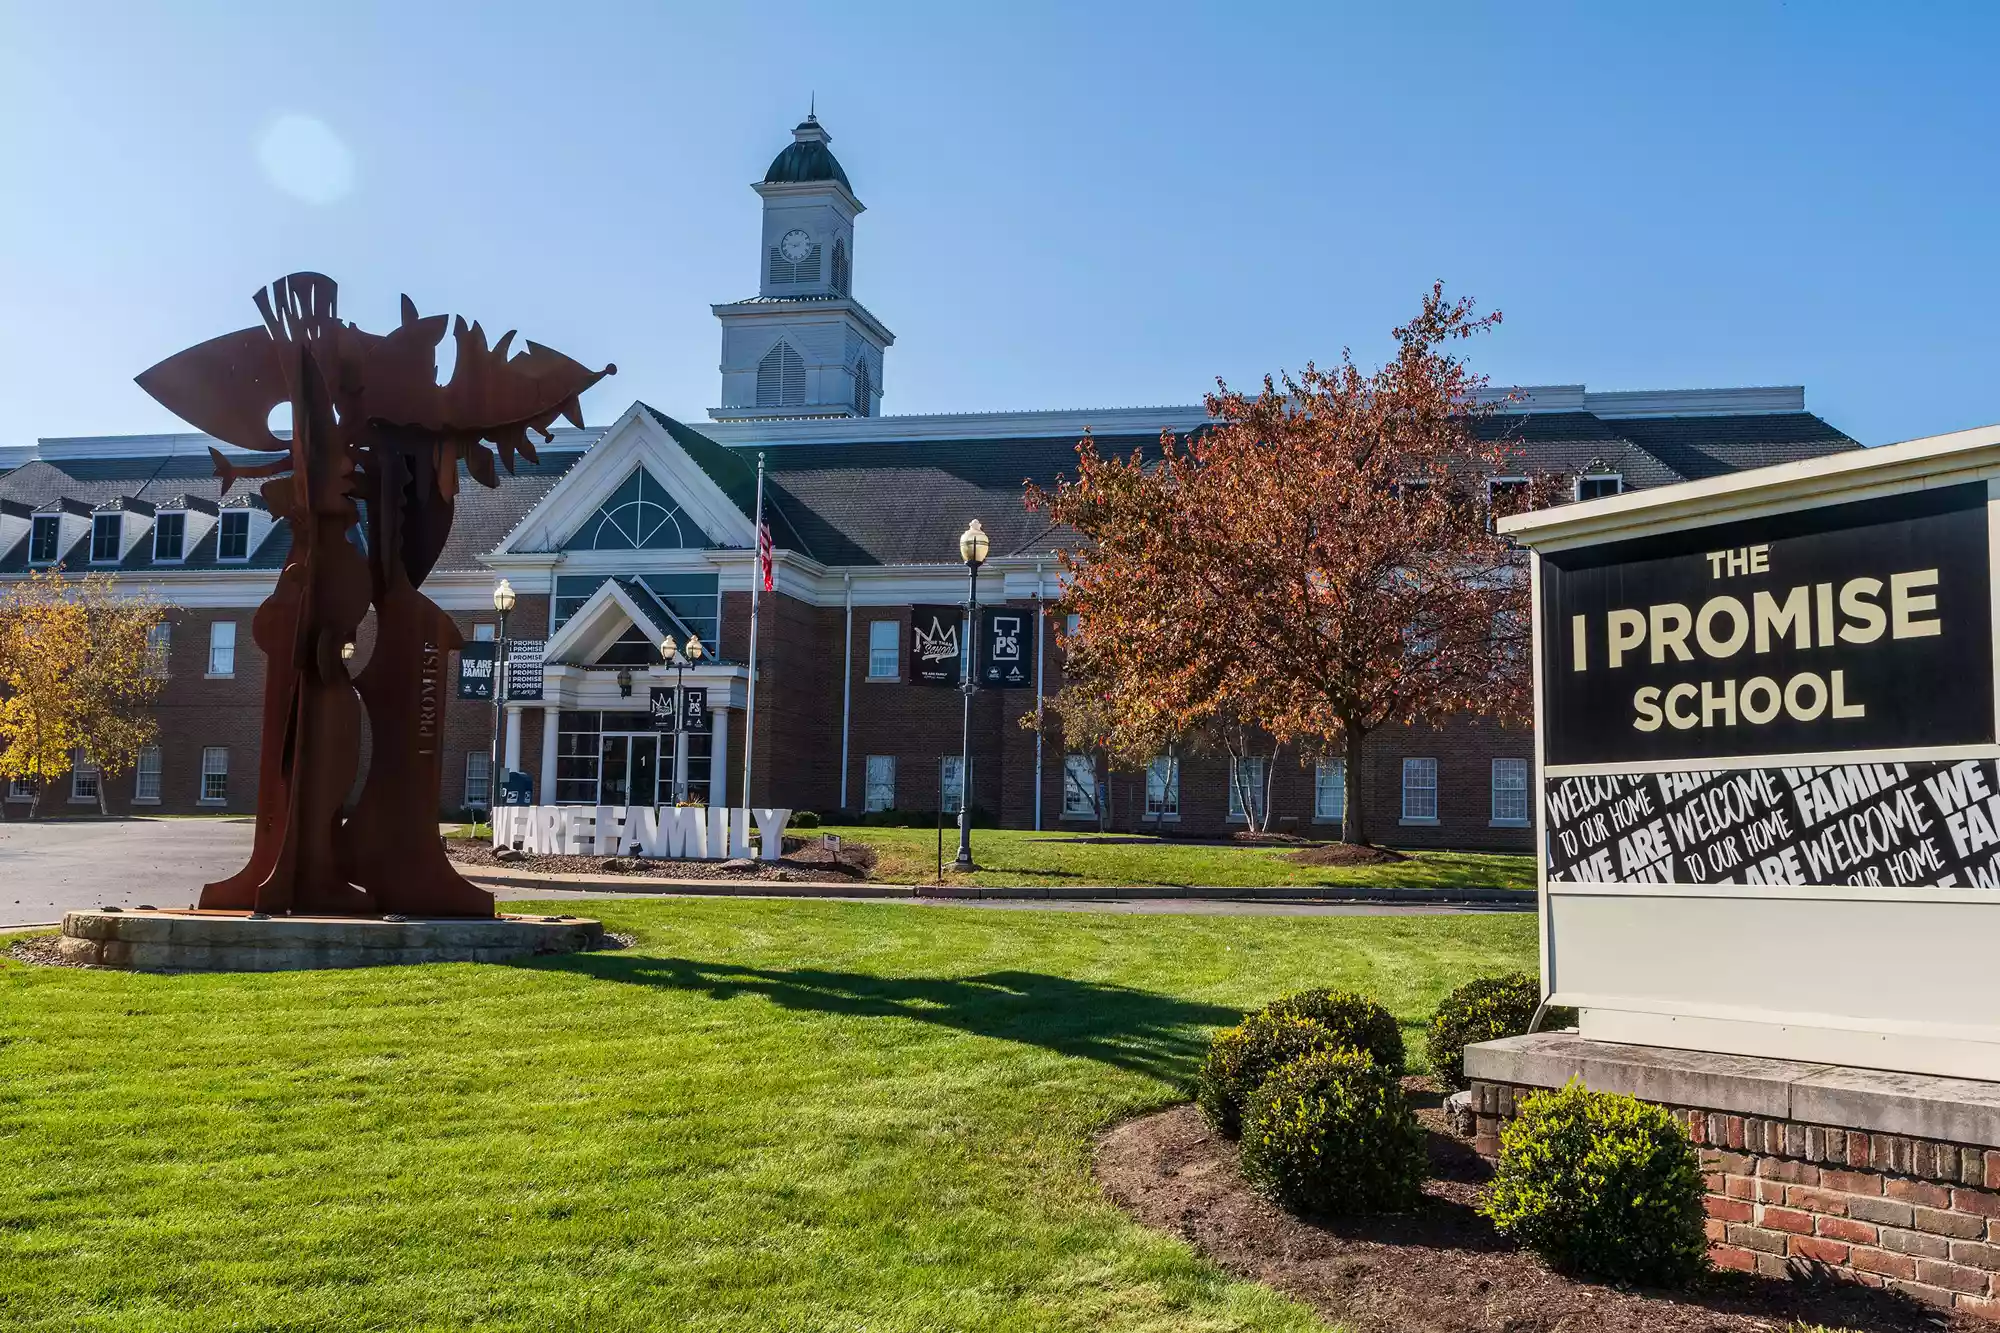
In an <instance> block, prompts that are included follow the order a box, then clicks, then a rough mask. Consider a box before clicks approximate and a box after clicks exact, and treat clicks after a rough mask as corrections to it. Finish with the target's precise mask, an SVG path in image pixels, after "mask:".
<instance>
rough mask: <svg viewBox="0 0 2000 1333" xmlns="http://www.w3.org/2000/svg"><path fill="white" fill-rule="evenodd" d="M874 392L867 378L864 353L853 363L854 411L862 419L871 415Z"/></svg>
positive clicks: (873, 387) (866, 360)
mask: <svg viewBox="0 0 2000 1333" xmlns="http://www.w3.org/2000/svg"><path fill="white" fill-rule="evenodd" d="M874 390H875V386H874V385H873V384H872V383H871V382H870V381H869V377H868V357H867V355H866V354H865V353H864V354H863V355H862V357H861V359H860V360H859V361H856V362H855V363H854V410H855V411H857V412H859V413H860V414H861V415H862V416H864V417H865V416H870V415H872V414H873V409H874V404H875V391H874Z"/></svg>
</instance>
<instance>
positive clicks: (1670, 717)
mask: <svg viewBox="0 0 2000 1333" xmlns="http://www.w3.org/2000/svg"><path fill="white" fill-rule="evenodd" d="M1541 579H1542V645H1543V658H1542V685H1543V726H1544V728H1545V732H1546V736H1545V745H1546V749H1545V751H1544V754H1545V761H1546V762H1547V763H1549V764H1551V765H1564V764H1618V763H1625V762H1632V761H1640V760H1661V759H1709V758H1724V757H1732V756H1757V755H1785V754H1813V753H1829V752H1834V751H1841V750H1869V749H1890V748H1896V749H1902V748H1913V747H1923V746H1938V745H1968V744H1984V743H1990V742H1992V741H1993V739H1994V717H1993V660H1992V657H1993V652H1992V607H1991V603H1990V602H1989V592H1988V577H1987V538H1986V484H1985V483H1984V482H1976V483H1972V484H1968V485H1962V486H1949V487H1940V488H1938V489H1936V490H1928V491H1918V492H1913V493H1910V494H1907V495H1897V496H1890V497H1887V498H1884V499H1879V500H1862V501H1857V502H1854V503H1851V504H1840V505H1823V506H1820V507H1819V508H1816V509H1803V510H1796V511H1793V512H1791V513H1786V514H1780V515H1776V516H1773V517H1771V518H1760V519H1749V520H1745V521H1742V522H1737V523H1724V524H1718V525H1715V526H1713V527H1707V528H1699V529H1695V530H1692V531H1686V532H1675V533H1668V534H1662V535H1660V536H1657V537H1642V538H1636V539H1633V540H1630V541H1623V542H1612V543H1607V544H1605V545H1601V546H1594V547H1580V548H1576V549H1573V550H1567V551H1555V552H1550V553H1547V554H1544V555H1543V556H1542V573H1541Z"/></svg>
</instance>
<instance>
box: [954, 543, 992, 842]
mask: <svg viewBox="0 0 2000 1333" xmlns="http://www.w3.org/2000/svg"><path fill="white" fill-rule="evenodd" d="M989 549H990V543H989V542H988V540H987V537H986V530H985V529H984V528H982V527H980V526H979V520H978V519H976V518H975V519H973V520H972V522H971V523H970V524H968V525H967V526H966V529H965V531H964V532H962V533H960V534H959V537H958V554H959V558H960V559H962V560H964V561H965V568H966V572H967V573H968V574H969V575H970V576H971V580H970V583H969V586H968V590H967V596H966V599H965V628H964V629H963V630H962V631H961V632H960V634H959V662H960V679H959V682H958V689H959V693H961V694H963V695H964V696H965V721H964V724H963V726H962V727H961V729H960V731H959V747H958V859H957V860H955V861H953V862H952V863H951V868H952V869H953V870H958V871H970V870H971V869H973V865H972V799H971V798H972V696H973V694H974V693H975V692H977V691H978V689H979V649H978V645H977V643H976V641H975V636H976V635H977V634H978V632H979V629H978V626H979V567H980V566H981V565H983V564H985V563H986V553H987V551H988V550H989Z"/></svg>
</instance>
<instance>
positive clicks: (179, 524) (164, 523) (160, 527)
mask: <svg viewBox="0 0 2000 1333" xmlns="http://www.w3.org/2000/svg"><path fill="white" fill-rule="evenodd" d="M186 551H187V515H186V514H179V513H176V514H155V515H154V516H153V559H154V560H157V561H162V562H166V563H171V562H173V561H175V560H179V559H182V558H183V557H184V556H185V554H186Z"/></svg>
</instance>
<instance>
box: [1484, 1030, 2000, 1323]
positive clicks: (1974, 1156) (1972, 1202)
mask: <svg viewBox="0 0 2000 1333" xmlns="http://www.w3.org/2000/svg"><path fill="white" fill-rule="evenodd" d="M1509 1047H1512V1049H1505V1048H1509ZM1466 1055H1467V1059H1466V1072H1467V1073H1468V1074H1469V1075H1471V1077H1472V1109H1473V1112H1474V1115H1475V1117H1476V1120H1475V1123H1476V1126H1477V1141H1476V1146H1477V1148H1478V1150H1479V1151H1480V1152H1481V1153H1482V1154H1485V1155H1486V1156H1488V1157H1492V1156H1494V1155H1496V1154H1497V1153H1498V1152H1499V1147H1500V1131H1501V1129H1502V1127H1503V1126H1504V1125H1505V1124H1506V1123H1507V1122H1508V1121H1510V1120H1511V1119H1513V1117H1514V1114H1515V1112H1516V1110H1517V1108H1518V1107H1519V1105H1520V1104H1521V1103H1522V1102H1523V1101H1525V1100H1526V1099H1527V1098H1528V1097H1529V1096H1530V1095H1532V1094H1534V1093H1536V1092H1540V1091H1543V1090H1545V1089H1547V1088H1551V1087H1560V1086H1562V1084H1563V1083H1566V1082H1568V1078H1569V1076H1575V1077H1580V1078H1582V1079H1583V1081H1584V1083H1585V1084H1586V1086H1589V1087H1592V1088H1595V1089H1598V1090H1601V1091H1610V1092H1625V1093H1630V1094H1631V1095H1634V1096H1639V1097H1643V1098H1644V1099H1645V1100H1648V1101H1652V1102H1655V1103H1657V1104H1659V1105H1662V1106H1664V1107H1666V1109H1667V1110H1668V1111H1670V1112H1671V1113H1672V1114H1673V1116H1674V1118H1675V1119H1676V1120H1678V1121H1679V1122H1680V1123H1681V1124H1682V1125H1684V1126H1685V1127H1686V1129H1687V1131H1688V1135H1689V1137H1690V1138H1691V1139H1693V1141H1694V1142H1695V1144H1696V1145H1697V1146H1698V1147H1699V1149H1700V1151H1701V1158H1702V1167H1703V1170H1704V1171H1705V1173H1706V1178H1707V1183H1708V1195H1707V1198H1706V1200H1705V1205H1706V1208H1707V1212H1708V1221H1707V1228H1708V1239H1709V1256H1710V1258H1711V1259H1713V1260H1714V1262H1715V1264H1716V1265H1717V1266H1718V1267H1720V1268H1729V1269H1737V1270H1741V1271H1743V1272H1755V1273H1762V1274H1765V1275H1766V1276H1770V1277H1807V1276H1814V1277H1821V1278H1824V1277H1836V1278H1840V1279H1843V1280H1846V1281H1851V1282H1857V1283H1860V1284H1862V1285H1864V1286H1870V1287H1890V1288H1894V1289H1896V1290H1898V1291H1901V1292H1903V1293H1904V1294H1906V1295H1908V1296H1911V1297H1913V1298H1915V1299H1918V1300H1921V1301H1923V1302H1925V1303H1927V1304H1929V1305H1933V1306H1936V1307H1938V1308H1941V1309H1949V1310H1957V1311H1962V1312H1964V1313H1966V1314H1969V1315H1973V1316H1977V1317H1980V1318H1984V1319H1990V1320H1993V1321H1995V1322H2000V1144H1996V1143H1995V1142H1994V1140H1995V1139H1996V1138H2000V1134H1996V1133H1993V1132H1990V1131H1995V1130H2000V1085H1995V1084H1988V1083H1977V1082H1974V1081H1972V1080H1964V1079H1930V1078H1923V1077H1919V1076H1912V1075H1907V1074H1873V1073H1872V1071H1863V1070H1853V1069H1842V1068H1838V1067H1833V1066H1825V1065H1808V1064H1797V1063H1794V1062H1790V1061H1781V1060H1761V1059H1749V1058H1745V1057H1736V1056H1721V1055H1708V1054H1705V1053H1700V1052H1689V1051H1664V1050H1659V1049H1656V1048H1651V1047H1638V1046H1618V1045H1613V1044H1610V1043H1603V1042H1588V1041H1584V1040H1583V1039H1581V1038H1579V1037H1576V1036H1574V1035H1572V1034H1565V1033H1550V1034H1539V1035H1537V1036H1533V1037H1516V1038H1510V1039H1508V1041H1506V1042H1488V1043H1484V1044H1483V1045H1482V1046H1478V1047H1472V1048H1469V1049H1468V1051H1467V1053H1466ZM1703 1064H1708V1065H1710V1066H1711V1068H1709V1069H1707V1070H1705V1071H1704V1070H1703V1069H1702V1068H1701V1067H1700V1066H1702V1065H1703ZM1558 1075H1562V1076H1561V1077H1558ZM1870 1078H1873V1079H1877V1080H1880V1082H1881V1084H1882V1091H1881V1092H1880V1093H1879V1094H1877V1095H1873V1096H1871V1095H1870V1094H1869V1091H1868V1089H1867V1088H1866V1086H1865V1085H1866V1083H1867V1082H1868V1081H1869V1079H1870ZM1815 1080H1817V1082H1815ZM1704 1092H1706V1093H1707V1094H1708V1095H1707V1096H1703V1095H1702V1094H1703V1093H1704ZM1649 1093H1650V1094H1652V1095H1649ZM1718 1104H1719V1105H1718ZM1780 1109H1783V1110H1786V1111H1789V1112H1790V1114H1783V1115H1779V1114H1771V1112H1773V1111H1777V1110H1780ZM1836 1109H1837V1110H1838V1111H1839V1114H1837V1115H1815V1114H1813V1112H1814V1111H1822V1112H1831V1111H1835V1110H1836ZM1758 1111H1763V1112H1765V1113H1764V1114H1757V1113H1756V1112H1758ZM1857 1122H1858V1123H1857ZM1935 1130H1944V1131H1947V1135H1948V1136H1946V1137H1937V1136H1934V1135H1933V1134H1932V1133H1928V1132H1926V1131H1935ZM1898 1131H1908V1132H1898Z"/></svg>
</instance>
